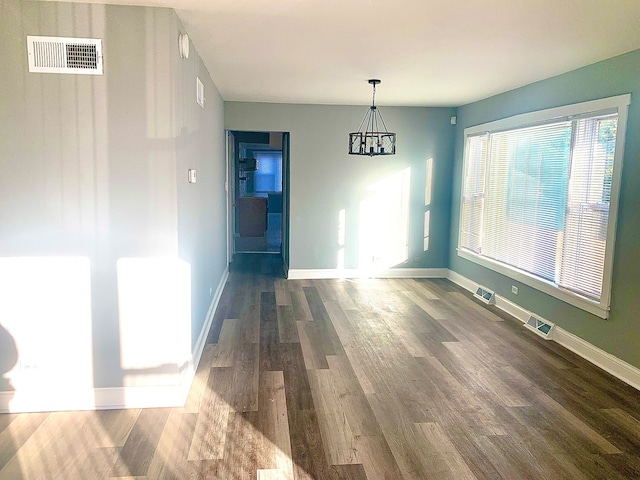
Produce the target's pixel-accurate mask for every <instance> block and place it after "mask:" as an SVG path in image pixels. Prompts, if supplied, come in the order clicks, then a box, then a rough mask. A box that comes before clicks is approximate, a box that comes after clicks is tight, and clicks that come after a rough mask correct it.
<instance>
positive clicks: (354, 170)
mask: <svg viewBox="0 0 640 480" xmlns="http://www.w3.org/2000/svg"><path fill="white" fill-rule="evenodd" d="M366 86H367V85H366V83H363V88H365V87H366ZM380 95H382V93H380ZM366 108H367V107H366V106H325V105H286V104H266V103H242V102H225V128H227V129H229V130H248V131H251V130H255V131H283V132H290V134H291V138H290V145H291V170H290V175H291V176H290V188H291V197H290V206H291V210H290V250H289V253H290V259H289V268H290V269H335V268H337V258H338V251H339V249H340V246H339V245H338V215H339V211H340V210H342V209H344V210H345V217H346V225H345V226H346V231H345V246H344V255H345V260H344V267H345V268H362V267H365V266H364V265H362V264H361V263H360V261H359V254H360V251H359V250H360V239H361V238H360V237H361V225H362V219H361V218H360V211H361V210H360V209H361V202H363V201H366V200H367V199H368V198H370V197H371V195H372V192H371V190H370V189H369V187H370V186H371V185H374V184H376V183H378V182H380V181H384V180H385V179H388V178H389V177H391V176H393V175H395V174H397V173H399V172H402V171H403V170H405V169H407V168H410V169H411V180H410V202H411V206H410V212H411V213H410V222H409V225H408V229H409V235H408V238H409V255H408V262H407V263H402V264H399V265H398V266H400V267H446V266H447V261H448V260H447V257H448V248H449V245H448V237H449V218H450V211H449V208H450V196H451V191H450V186H451V171H452V170H451V165H452V162H451V152H452V142H453V133H454V127H452V126H451V125H450V122H449V120H450V117H451V115H453V114H454V112H455V111H454V109H447V108H411V107H381V110H382V113H383V114H384V119H385V122H386V124H387V126H388V128H389V130H391V131H394V132H396V133H397V134H398V140H397V152H398V153H397V155H395V156H385V157H373V158H371V157H360V156H351V155H348V154H347V146H348V134H349V132H353V131H355V130H356V129H357V128H358V125H359V124H360V121H361V120H362V116H363V115H364V113H365V111H366ZM429 158H432V159H433V172H434V174H433V177H434V179H433V185H432V187H433V193H432V202H431V205H430V206H429V207H428V208H430V209H431V211H432V213H431V243H430V248H429V250H428V251H427V252H424V251H423V218H424V210H425V206H424V196H425V195H424V191H425V161H426V160H427V159H429Z"/></svg>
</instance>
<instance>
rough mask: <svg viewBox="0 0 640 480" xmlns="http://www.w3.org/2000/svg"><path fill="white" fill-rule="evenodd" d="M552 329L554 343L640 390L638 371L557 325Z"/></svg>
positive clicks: (639, 373)
mask: <svg viewBox="0 0 640 480" xmlns="http://www.w3.org/2000/svg"><path fill="white" fill-rule="evenodd" d="M553 329H554V333H553V340H554V341H555V342H558V343H559V344H560V345H562V346H563V347H564V348H566V349H567V350H571V351H572V352H573V353H575V354H577V355H580V356H581V357H582V358H584V359H585V360H588V361H589V362H591V363H593V364H594V365H596V366H598V367H600V368H601V369H603V370H604V371H605V372H608V373H610V374H611V375H613V376H614V377H616V378H618V379H620V380H622V381H623V382H625V383H627V384H629V385H631V386H632V387H634V388H635V389H637V390H640V369H638V368H636V367H634V366H633V365H631V364H629V363H627V362H625V361H624V360H621V359H619V358H618V357H616V356H614V355H611V354H610V353H607V352H605V351H604V350H602V349H600V348H598V347H596V346H595V345H593V344H591V343H589V342H587V341H586V340H583V339H582V338H580V337H578V336H576V335H574V334H573V333H571V332H568V331H566V330H564V329H563V328H561V327H558V326H557V325H556V326H555V327H553Z"/></svg>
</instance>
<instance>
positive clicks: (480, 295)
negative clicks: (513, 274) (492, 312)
mask: <svg viewBox="0 0 640 480" xmlns="http://www.w3.org/2000/svg"><path fill="white" fill-rule="evenodd" d="M473 296H474V297H476V298H477V299H478V300H480V301H481V302H484V303H486V304H487V305H495V303H496V294H495V293H494V292H492V291H490V290H487V289H486V288H485V287H481V286H478V288H477V289H476V293H474V294H473Z"/></svg>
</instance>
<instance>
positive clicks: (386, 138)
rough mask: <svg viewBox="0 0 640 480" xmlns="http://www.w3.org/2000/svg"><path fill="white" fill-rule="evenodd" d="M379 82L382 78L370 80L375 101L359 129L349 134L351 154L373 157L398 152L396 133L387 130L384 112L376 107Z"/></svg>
mask: <svg viewBox="0 0 640 480" xmlns="http://www.w3.org/2000/svg"><path fill="white" fill-rule="evenodd" d="M379 83H380V80H377V79H371V80H369V84H371V85H372V86H373V101H372V102H371V106H370V107H369V109H368V110H367V112H366V113H365V114H364V118H363V119H362V122H361V123H360V127H359V128H358V131H357V132H354V133H350V134H349V155H368V156H370V157H373V156H375V155H395V153H396V134H395V133H389V132H388V131H387V126H386V125H385V123H384V119H383V118H382V113H380V110H379V109H378V107H376V85H378V84H379ZM363 127H364V130H363V129H362V128H363ZM382 129H384V131H382Z"/></svg>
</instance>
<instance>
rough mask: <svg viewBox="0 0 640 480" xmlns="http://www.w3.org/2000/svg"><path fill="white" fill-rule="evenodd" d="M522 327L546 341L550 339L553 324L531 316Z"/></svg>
mask: <svg viewBox="0 0 640 480" xmlns="http://www.w3.org/2000/svg"><path fill="white" fill-rule="evenodd" d="M524 326H525V327H527V328H528V329H529V330H531V331H533V332H535V333H537V334H538V335H540V336H541V337H542V338H545V339H547V340H549V339H551V335H552V333H553V327H554V325H553V323H551V322H548V321H547V320H542V319H540V318H538V317H534V316H533V315H531V316H530V317H529V320H527V323H525V324H524Z"/></svg>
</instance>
